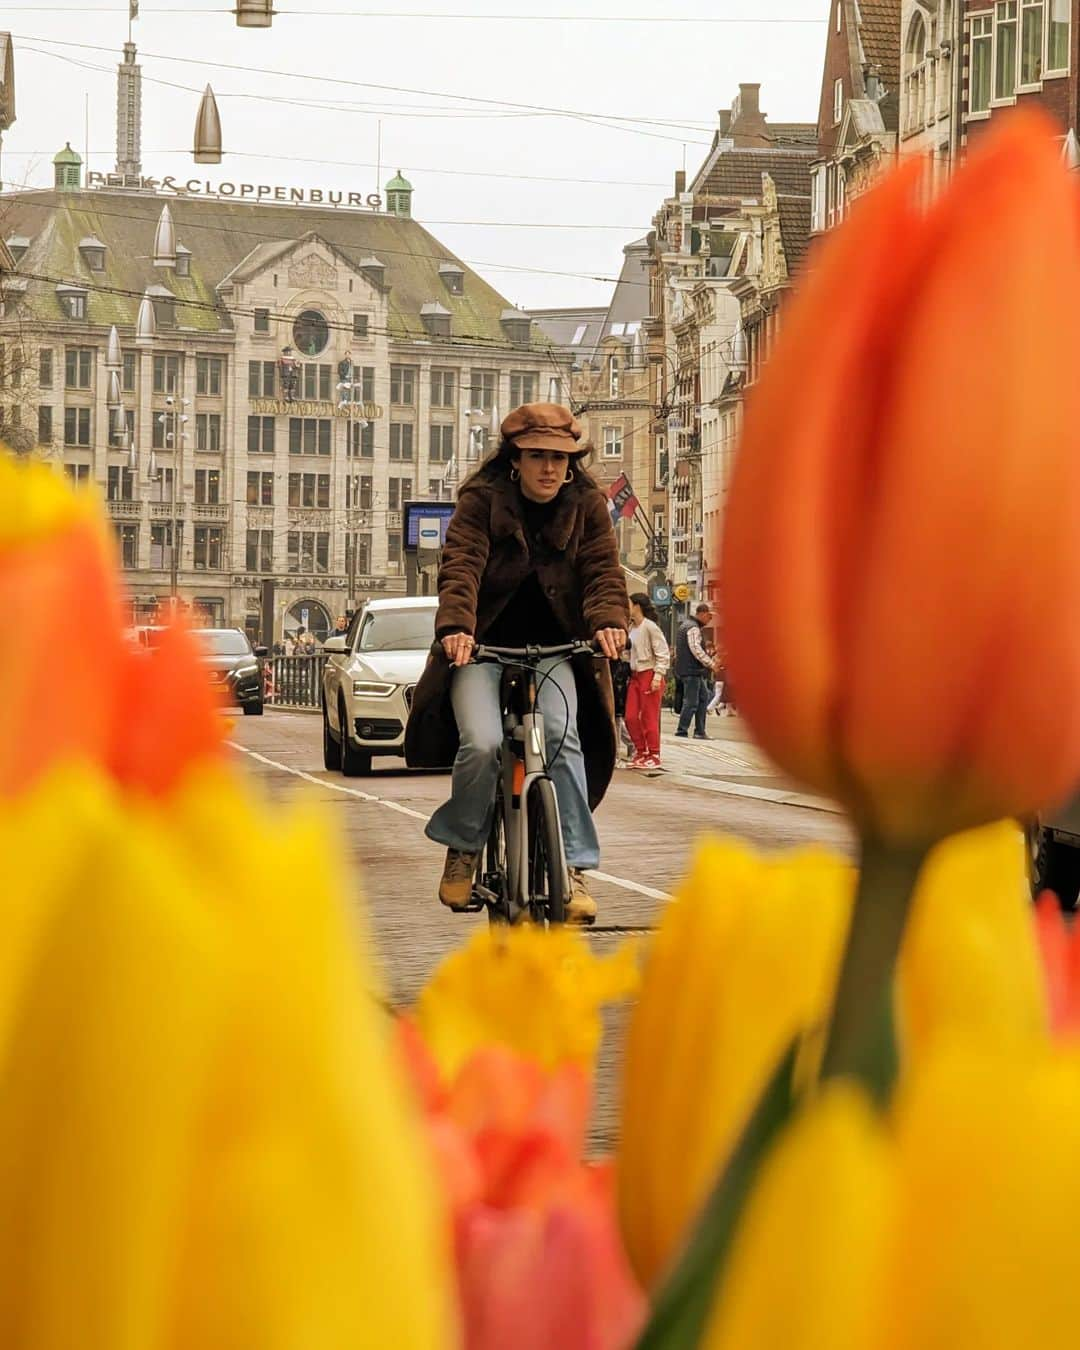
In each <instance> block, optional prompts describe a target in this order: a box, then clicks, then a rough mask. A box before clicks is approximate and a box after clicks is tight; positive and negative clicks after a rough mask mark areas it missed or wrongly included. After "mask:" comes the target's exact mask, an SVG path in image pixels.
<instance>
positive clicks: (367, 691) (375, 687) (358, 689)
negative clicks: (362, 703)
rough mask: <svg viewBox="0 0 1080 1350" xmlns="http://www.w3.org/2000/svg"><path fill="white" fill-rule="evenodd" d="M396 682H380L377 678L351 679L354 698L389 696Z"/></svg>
mask: <svg viewBox="0 0 1080 1350" xmlns="http://www.w3.org/2000/svg"><path fill="white" fill-rule="evenodd" d="M396 688H397V685H396V684H382V683H381V682H380V681H378V680H353V687H352V691H353V697H354V698H389V697H390V695H391V694H392V693H393V692H394V690H395V689H396Z"/></svg>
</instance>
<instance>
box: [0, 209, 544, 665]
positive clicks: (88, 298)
mask: <svg viewBox="0 0 1080 1350" xmlns="http://www.w3.org/2000/svg"><path fill="white" fill-rule="evenodd" d="M410 193H411V189H410ZM402 195H404V193H403V192H402V193H399V197H400V196H402ZM163 204H164V202H163V199H162V198H161V197H158V196H155V195H154V194H152V193H147V192H122V191H98V192H86V191H82V190H57V191H54V192H48V193H44V192H31V193H26V194H21V195H17V196H13V197H10V198H8V199H6V210H7V215H6V220H5V224H6V226H7V231H8V236H9V240H10V241H11V242H13V243H15V242H17V244H18V248H17V250H13V251H17V253H18V257H17V258H16V260H15V261H16V269H18V267H19V265H20V263H21V265H22V266H23V268H24V269H25V271H26V273H28V274H32V278H33V279H29V278H24V277H20V276H19V274H18V270H16V274H15V276H14V277H13V278H8V283H7V285H6V287H5V297H6V307H5V311H4V316H3V319H2V320H0V343H3V344H5V346H7V347H8V348H9V349H10V351H14V350H15V349H16V347H17V348H18V350H19V352H20V360H19V363H18V364H19V367H20V369H19V373H18V376H17V378H11V376H12V371H13V369H14V362H13V361H12V362H9V364H8V367H7V372H6V373H7V375H8V377H9V378H7V379H6V381H5V383H4V386H3V387H2V388H0V414H2V415H3V416H4V418H5V429H6V430H8V431H9V432H10V431H12V430H13V423H15V422H16V421H17V422H18V423H19V424H20V425H21V426H22V428H23V430H24V432H25V431H26V430H27V428H28V426H29V429H31V430H32V431H33V432H35V433H36V435H33V434H32V435H30V437H29V439H30V442H31V444H33V443H34V442H36V448H34V449H33V451H32V452H33V453H35V454H38V455H40V456H42V457H44V458H46V459H49V460H50V461H51V462H52V463H54V464H55V465H56V467H57V470H58V471H66V472H67V473H69V474H70V475H71V476H72V477H73V478H75V479H76V480H77V481H78V482H79V483H81V484H85V485H87V486H96V488H97V489H98V490H99V491H100V492H101V494H102V496H104V497H105V498H106V499H107V509H108V511H109V514H110V515H111V517H112V519H113V523H114V526H115V529H116V533H117V545H118V549H119V552H120V556H121V560H122V563H123V570H124V575H125V578H126V579H127V581H128V584H129V591H130V598H131V618H132V621H133V622H151V621H153V619H154V618H155V617H156V616H157V615H158V614H159V613H160V611H161V608H162V604H163V602H164V600H165V598H166V597H168V595H169V592H170V584H171V573H170V567H169V561H170V559H169V551H170V535H169V522H170V520H175V521H176V536H177V540H178V558H177V570H178V578H177V581H178V585H177V593H178V596H179V599H180V600H181V601H182V602H183V603H184V604H186V605H190V606H191V607H192V609H193V610H194V611H195V612H196V613H197V614H199V615H200V616H201V617H202V619H203V620H204V621H206V622H209V623H215V624H226V625H230V626H232V625H235V626H237V627H241V628H247V629H248V631H250V632H252V633H255V632H258V631H259V617H260V595H261V592H262V586H263V583H264V582H266V581H270V582H272V583H273V586H274V589H275V610H274V617H273V631H272V632H268V633H265V634H264V635H263V636H265V638H266V640H267V641H273V640H280V639H281V638H282V636H283V634H284V633H285V631H287V630H294V629H295V628H296V627H298V626H303V627H305V628H312V629H314V630H315V631H316V633H317V634H318V633H321V632H322V631H323V630H324V629H325V628H326V627H327V625H328V624H329V625H332V623H333V620H334V618H335V616H336V615H338V614H341V613H343V612H345V610H346V609H347V608H348V607H349V605H350V604H357V603H361V602H362V601H363V600H364V599H365V598H366V597H368V596H371V595H380V594H387V593H392V592H395V591H398V592H404V591H405V589H406V580H407V579H406V565H405V557H404V547H405V540H404V539H403V535H402V530H403V518H402V506H403V504H404V503H405V502H406V501H408V500H427V501H431V500H440V499H441V500H444V501H448V500H450V499H451V497H452V495H453V493H454V490H455V487H456V484H457V483H458V482H459V481H460V480H461V478H462V477H464V476H465V475H466V474H467V473H468V472H470V471H471V469H472V468H474V467H475V465H476V464H477V463H478V462H479V459H480V457H481V456H482V455H483V453H485V452H486V450H487V449H488V448H490V447H491V446H492V445H493V444H494V441H495V436H496V434H497V428H498V422H499V418H500V416H501V415H505V413H506V412H507V411H508V410H509V409H510V408H511V407H513V406H515V405H516V404H518V403H522V402H528V401H534V400H536V399H543V398H545V397H547V395H548V391H549V376H550V375H551V374H552V372H553V371H555V372H556V373H559V374H560V376H561V367H559V366H557V365H553V363H552V357H551V353H550V350H549V346H548V344H547V343H546V342H544V341H543V340H542V338H541V336H540V334H539V333H538V331H537V330H535V329H534V328H533V327H532V326H531V324H530V321H529V317H528V316H527V315H525V314H523V313H521V312H520V311H516V310H512V309H511V308H510V307H509V306H508V304H507V302H506V301H505V300H504V299H503V298H502V297H501V296H499V295H498V293H497V292H495V291H494V290H492V288H491V287H490V286H488V285H487V284H486V283H485V282H483V281H482V280H481V279H480V278H479V277H477V276H476V275H475V274H474V273H472V272H471V271H470V270H469V269H468V268H467V267H466V266H464V265H463V264H461V263H459V262H458V261H457V260H456V259H454V258H453V256H452V255H451V254H450V253H449V252H448V251H447V250H445V249H444V248H442V246H441V245H439V244H438V241H437V240H435V239H434V238H433V237H432V236H431V235H430V234H428V233H427V231H425V230H424V229H423V228H422V227H421V226H419V225H418V224H417V223H416V222H415V221H413V220H412V219H411V218H410V217H409V216H408V215H405V216H399V217H391V216H388V215H386V214H379V213H375V212H354V211H345V210H340V211H320V210H313V209H311V208H304V207H275V206H268V205H263V206H256V205H253V204H244V205H241V204H239V203H232V202H230V203H222V202H217V201H209V200H205V199H202V200H185V199H179V198H169V199H168V204H169V207H170V210H171V212H172V214H173V217H174V219H175V225H176V238H177V241H178V242H177V256H176V259H175V261H174V264H173V265H172V266H170V267H162V268H158V269H156V270H155V269H154V267H153V264H152V262H151V260H150V255H151V254H152V249H153V244H152V241H153V239H154V235H155V227H156V224H157V222H158V218H159V216H160V213H161V209H162V206H163ZM409 205H410V203H409V202H408V200H407V201H406V207H408V206H409ZM96 245H101V250H100V256H99V253H98V252H97V251H95V246H96ZM41 278H46V279H47V280H44V281H43V280H41ZM143 294H146V295H147V296H148V297H149V301H148V303H149V305H150V306H152V309H153V311H154V314H155V317H156V333H155V334H154V335H153V336H152V337H144V338H139V337H137V328H138V322H137V314H136V310H137V309H138V308H139V306H140V296H142V295H143ZM113 325H115V326H116V328H117V330H118V333H119V336H120V344H121V348H122V368H121V370H120V371H119V372H118V374H119V382H120V385H121V398H120V405H121V406H120V408H119V409H116V408H110V404H109V385H110V372H109V370H108V368H107V366H106V358H107V350H106V348H107V341H108V335H109V331H110V328H111V326H113ZM290 348H291V349H292V350H291V351H290V350H288V349H290ZM347 356H348V357H349V358H350V359H351V369H350V367H349V366H348V365H346V364H344V363H345V361H346V358H347ZM16 407H17V408H18V410H19V411H18V416H17V417H16V414H15V409H16ZM125 421H126V423H127V426H128V427H129V428H130V432H131V435H130V437H125V436H124V435H123V434H117V432H118V430H119V427H118V425H117V423H119V424H120V426H122V425H123V423H124V422H125ZM9 439H14V437H10V436H9ZM24 448H26V447H24ZM174 483H175V488H176V491H175V495H174V493H173V491H172V488H173V484H174Z"/></svg>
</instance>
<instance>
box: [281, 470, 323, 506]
mask: <svg viewBox="0 0 1080 1350" xmlns="http://www.w3.org/2000/svg"><path fill="white" fill-rule="evenodd" d="M289 505H290V506H296V507H301V506H306V507H309V508H311V507H317V508H318V509H320V510H323V511H327V510H329V509H330V475H329V474H328V473H291V474H289Z"/></svg>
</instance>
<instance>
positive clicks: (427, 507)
mask: <svg viewBox="0 0 1080 1350" xmlns="http://www.w3.org/2000/svg"><path fill="white" fill-rule="evenodd" d="M456 505H457V503H456V502H406V503H405V505H404V506H403V507H402V515H401V523H402V533H403V534H404V536H405V538H404V547H405V552H406V553H415V552H416V549H417V546H418V545H419V542H420V521H421V520H437V521H438V522H439V545H440V547H441V546H442V545H443V544H444V543H445V542H446V527H447V525H449V524H450V517H451V516H452V515H453V514H454V509H455V507H456Z"/></svg>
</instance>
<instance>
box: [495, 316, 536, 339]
mask: <svg viewBox="0 0 1080 1350" xmlns="http://www.w3.org/2000/svg"><path fill="white" fill-rule="evenodd" d="M500 322H501V323H502V327H503V332H504V333H505V334H506V336H507V337H508V338H509V339H510V341H511V342H512V343H513V344H514V346H515V347H527V346H528V345H529V339H530V338H531V337H532V319H530V318H529V316H528V314H523V313H522V311H521V310H520V309H504V310H503V312H502V315H501V318H500Z"/></svg>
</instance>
